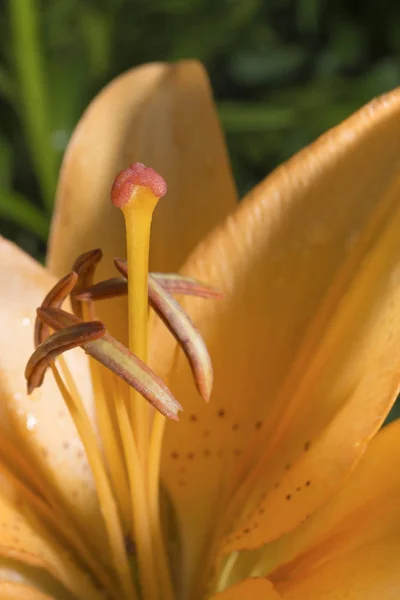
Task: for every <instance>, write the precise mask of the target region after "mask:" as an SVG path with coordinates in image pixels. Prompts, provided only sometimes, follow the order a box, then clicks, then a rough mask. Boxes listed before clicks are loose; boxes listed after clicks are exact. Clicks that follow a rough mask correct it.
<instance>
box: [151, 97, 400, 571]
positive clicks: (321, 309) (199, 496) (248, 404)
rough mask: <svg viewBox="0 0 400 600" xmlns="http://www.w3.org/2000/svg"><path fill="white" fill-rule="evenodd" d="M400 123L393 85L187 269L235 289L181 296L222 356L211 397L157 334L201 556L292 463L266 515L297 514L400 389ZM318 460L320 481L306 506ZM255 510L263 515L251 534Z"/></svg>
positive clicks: (276, 524) (179, 467)
mask: <svg viewBox="0 0 400 600" xmlns="http://www.w3.org/2000/svg"><path fill="white" fill-rule="evenodd" d="M399 129H400V92H398V91H397V92H393V93H392V94H389V95H387V96H385V97H383V98H381V99H379V100H376V101H374V102H372V103H371V104H370V105H368V106H367V107H365V108H364V109H362V110H361V111H360V112H359V113H357V114H356V115H355V116H353V117H351V118H350V119H349V120H348V121H346V122H345V123H343V124H342V125H340V126H339V127H338V128H336V129H334V130H333V131H331V132H329V133H328V134H326V135H325V136H323V137H322V138H321V139H320V140H318V141H317V142H316V143H314V144H313V145H312V146H310V147H309V148H307V149H306V150H304V151H303V152H301V153H300V154H299V155H298V156H297V157H295V158H294V159H292V160H291V161H289V162H288V163H287V164H286V165H284V166H283V167H281V168H280V169H278V170H277V171H276V172H275V173H273V174H272V175H271V176H270V177H269V178H267V180H266V181H265V182H263V183H262V184H261V185H260V186H259V187H258V188H256V190H255V191H254V192H253V193H252V194H251V196H250V197H249V198H248V199H247V200H245V201H244V202H243V204H242V205H241V206H240V207H239V209H238V210H237V212H236V214H234V215H233V216H232V217H230V218H229V219H228V220H227V222H226V224H225V226H224V227H222V228H220V229H219V230H217V231H216V232H215V233H213V234H212V235H211V236H210V237H209V238H208V239H207V240H206V241H205V242H204V243H203V244H202V245H200V246H199V248H198V249H197V250H196V251H195V252H194V253H193V255H192V257H191V259H190V260H189V262H188V264H187V265H186V267H185V269H184V272H185V273H186V274H188V275H190V276H193V277H196V278H198V279H200V280H201V281H205V282H207V283H208V284H211V285H213V286H215V287H216V288H217V289H220V290H221V291H222V293H223V297H224V299H223V300H222V301H220V302H218V303H209V302H205V301H202V300H198V299H196V300H193V299H187V300H186V301H185V302H184V306H185V307H186V308H187V309H188V311H189V313H190V314H191V317H192V319H193V320H194V322H195V324H196V326H197V327H198V328H199V330H200V332H201V334H202V335H203V337H204V339H205V341H206V343H207V345H208V348H209V351H210V355H211V358H212V361H213V366H214V372H215V385H214V392H213V394H212V397H211V403H210V405H209V406H204V405H202V404H201V403H200V402H199V400H198V397H197V395H196V393H195V390H194V389H193V385H192V384H191V381H190V375H189V372H188V370H187V368H186V367H185V365H184V362H183V358H182V356H181V354H180V355H178V357H177V358H175V357H174V355H173V353H172V350H171V348H173V344H172V343H171V342H170V340H168V339H167V336H165V335H163V334H162V332H161V330H160V329H158V330H157V332H156V338H155V342H156V343H155V344H154V346H155V347H154V348H153V351H154V361H153V366H154V368H155V370H156V372H158V373H160V374H161V375H163V376H164V377H166V378H167V382H168V385H169V386H170V387H171V389H172V390H173V392H174V393H175V395H176V397H177V398H179V399H182V400H181V401H182V405H183V408H184V410H185V412H184V413H183V416H182V418H181V421H180V424H179V426H177V427H176V426H174V425H170V424H168V425H167V431H166V443H165V450H166V451H165V454H164V461H163V475H164V479H165V481H166V483H167V485H168V487H169V490H170V493H171V495H172V498H173V501H174V503H175V505H176V507H177V510H178V513H179V517H180V521H181V525H182V528H183V539H184V545H185V550H186V556H192V557H193V563H192V566H193V565H194V564H196V563H198V556H199V553H200V552H201V551H202V550H204V548H206V547H207V545H209V543H210V539H211V536H212V535H214V532H212V528H213V523H215V522H218V523H221V522H222V527H225V528H228V527H229V526H230V527H231V526H232V521H231V520H230V519H231V518H232V517H238V516H239V514H238V510H239V511H240V509H243V508H245V503H246V502H247V501H248V500H249V501H250V504H249V510H248V511H247V513H249V511H250V509H251V508H253V507H254V506H255V505H256V504H257V503H258V502H259V501H260V499H261V497H262V496H263V495H264V494H267V493H268V492H269V491H270V490H271V494H272V495H273V494H278V491H277V490H276V491H274V490H273V487H274V485H275V484H277V483H279V481H280V480H282V479H283V478H286V477H291V479H285V484H284V486H283V487H282V490H285V493H284V495H283V494H282V492H281V491H279V496H278V495H276V500H274V503H273V504H271V506H273V507H274V511H273V512H272V513H270V512H268V513H262V514H260V515H259V517H260V519H263V520H264V519H266V516H267V514H268V517H269V519H268V527H269V528H270V529H269V534H268V535H270V536H271V537H272V538H273V537H274V536H278V535H281V534H282V533H283V532H284V529H285V528H286V529H287V530H288V529H290V528H291V527H294V526H296V525H297V524H298V523H299V521H300V520H301V519H303V518H304V517H305V516H306V515H307V514H308V513H307V511H308V510H312V509H313V508H315V507H316V506H317V505H318V504H320V503H321V502H323V501H324V499H325V498H326V497H327V496H328V495H329V494H330V493H331V490H332V489H333V488H335V487H336V486H337V485H338V483H339V481H340V480H341V479H342V478H343V476H344V475H345V474H346V473H347V471H348V470H349V469H350V468H351V467H352V466H353V465H354V463H355V462H356V460H357V459H358V457H359V455H360V454H361V453H362V452H363V449H364V444H365V443H366V441H368V439H369V438H370V436H371V435H372V434H373V433H374V431H376V429H377V428H378V427H379V425H380V423H381V422H382V419H384V417H385V414H386V413H387V411H388V410H389V407H390V405H391V403H392V402H393V400H394V397H395V394H396V390H397V389H398V374H399V373H400V365H399V353H398V352H397V351H396V350H395V348H396V347H398V346H399V342H400V339H399V338H400V322H399V320H400V315H399V311H398V310H396V307H397V306H398V304H397V305H396V296H398V295H399V287H398V285H396V281H398V273H399V257H400V247H399V244H400V241H399V240H400V237H399V236H398V235H396V229H395V228H396V227H397V228H398V227H399V223H398V218H399V215H398V214H397V215H395V213H396V211H397V210H398V200H399V197H400V181H399V179H398V173H399V171H400V131H399ZM395 221H396V222H395ZM398 231H399V229H397V233H398ZM396 273H397V275H396ZM391 319H393V321H392V322H391ZM391 336H392V337H391ZM171 356H173V357H174V361H171V360H170V358H169V357H171ZM355 415H356V416H357V418H355ZM359 418H360V420H359ZM327 426H329V428H328V429H326V428H327ZM317 440H319V441H318V443H319V446H318V452H323V453H322V454H321V459H319V458H318V452H317V450H314V449H313V447H314V446H316V441H317ZM339 442H340V443H339ZM310 443H311V446H310ZM309 446H310V449H309ZM305 450H306V452H305ZM322 458H323V460H322ZM256 460H257V461H258V460H261V461H262V467H263V468H262V470H261V472H260V473H261V475H260V473H258V477H257V481H258V485H257V484H253V483H252V484H251V486H250V487H249V488H248V489H245V493H244V494H243V495H242V498H241V502H240V503H239V504H238V507H236V511H235V510H234V509H232V510H231V509H230V502H231V501H232V494H233V491H234V490H235V489H236V488H238V487H239V484H241V483H243V481H244V479H245V478H246V475H247V473H249V471H250V470H251V469H252V467H254V464H255V462H256ZM326 460H327V461H329V462H328V463H326V464H327V465H328V466H324V461H326ZM295 461H298V463H299V464H298V467H297V470H296V471H294V470H293V471H292V468H291V465H294V462H295ZM301 461H303V463H304V465H303V467H301V468H300V464H301ZM342 463H343V464H342ZM331 470H332V477H330V471H331ZM310 471H311V475H312V477H313V479H314V481H313V488H311V489H315V492H314V495H312V496H309V497H311V498H312V502H311V503H310V504H307V494H309V491H310V490H309V489H308V487H309V486H307V483H306V482H307V481H308V479H309V476H310V475H309V473H310ZM285 474H286V475H285ZM318 475H320V476H319V477H317V479H316V477H315V476H318ZM282 483H283V482H282ZM298 486H301V490H302V493H301V494H300V492H297V491H296V488H297V487H298ZM200 490H201V493H200ZM315 493H316V495H315ZM289 494H291V495H292V496H293V497H294V498H295V500H294V501H293V502H292V501H291V499H290V500H286V495H289ZM228 500H229V504H228ZM297 505H299V506H300V509H297V508H294V507H297ZM268 506H269V505H268ZM289 506H290V507H291V508H290V511H291V512H289V508H288V507H289ZM292 507H293V508H292ZM234 508H235V507H234ZM257 510H258V509H257ZM281 512H282V514H285V519H283V517H282V518H281V517H280V514H281ZM263 514H265V517H263ZM271 514H273V515H274V517H273V518H272V519H271ZM289 515H290V518H288V516H289ZM286 518H287V519H286ZM242 522H243V521H242ZM255 522H257V523H258V521H256V519H255V517H254V516H252V519H251V527H253V528H254V532H253V533H255V531H256V529H257V528H256V527H255ZM263 522H264V521H263ZM244 529H246V530H247V529H248V526H247V525H246V526H245V527H244ZM241 533H243V535H244V532H243V530H242V532H241ZM246 533H249V532H246ZM263 535H265V530H264V529H263ZM235 541H236V540H234V539H232V540H230V545H229V548H231V547H233V545H234V542H235ZM264 541H266V540H264ZM240 542H241V543H243V536H242V538H241V540H240ZM254 543H256V542H255V541H254ZM257 543H262V542H261V536H260V537H259V539H257ZM189 564H190V560H189Z"/></svg>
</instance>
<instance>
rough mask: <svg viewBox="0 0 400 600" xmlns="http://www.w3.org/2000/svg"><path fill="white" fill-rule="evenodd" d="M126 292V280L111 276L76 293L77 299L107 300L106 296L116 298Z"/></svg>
mask: <svg viewBox="0 0 400 600" xmlns="http://www.w3.org/2000/svg"><path fill="white" fill-rule="evenodd" d="M127 293H128V282H127V280H126V279H125V278H123V277H113V278H112V279H106V280H105V281H99V283H95V284H94V285H92V286H91V287H89V288H87V289H85V290H83V291H82V292H80V293H79V294H76V296H75V298H76V299H77V300H80V301H81V302H82V301H88V300H107V299H108V298H116V297H117V296H126V294H127Z"/></svg>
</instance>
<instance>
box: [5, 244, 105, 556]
mask: <svg viewBox="0 0 400 600" xmlns="http://www.w3.org/2000/svg"><path fill="white" fill-rule="evenodd" d="M53 285H54V280H53V278H52V277H51V276H50V275H49V274H48V273H46V271H45V270H44V269H43V268H42V267H41V266H40V265H39V264H38V263H36V262H35V261H34V260H32V259H31V258H30V257H29V256H27V255H26V254H24V253H23V252H22V251H21V250H20V249H19V248H17V247H16V246H14V244H11V243H10V242H8V241H6V240H4V239H2V238H0V289H1V294H0V331H1V344H2V345H1V361H0V398H1V402H0V432H1V436H2V437H3V436H4V440H2V442H1V445H0V447H1V448H2V446H3V444H4V441H5V440H7V439H8V440H10V441H9V443H8V447H11V448H13V449H14V453H15V454H16V456H18V452H20V454H22V458H21V459H20V460H19V461H18V464H17V463H16V461H15V463H14V461H13V453H11V455H10V456H9V457H8V458H7V457H6V458H5V460H8V461H9V462H10V461H12V463H13V464H12V465H11V466H12V467H13V468H14V467H17V470H18V472H21V471H22V473H21V474H22V475H23V476H25V475H26V473H25V471H26V462H27V461H26V459H27V458H29V465H30V469H32V471H34V472H35V475H36V476H38V477H39V478H42V481H43V482H45V492H46V490H47V492H48V499H49V501H50V503H51V501H52V500H54V498H56V499H57V500H58V501H59V502H62V503H63V504H64V505H65V507H66V508H67V510H68V512H69V514H70V515H71V516H73V518H74V519H75V520H76V521H77V523H78V524H79V525H80V528H81V529H83V530H84V531H88V530H90V531H91V534H90V536H91V537H90V540H89V541H90V542H93V544H94V545H99V544H102V545H103V547H105V548H106V547H107V545H106V542H105V534H104V527H103V521H102V518H101V516H100V511H99V507H98V501H97V494H96V490H95V487H94V483H93V480H92V475H91V472H90V469H89V466H88V463H87V460H86V457H85V454H84V451H83V447H82V444H81V441H80V439H79V438H78V434H77V432H76V429H75V427H74V425H73V423H72V420H71V418H70V416H69V414H68V413H67V410H66V407H65V405H64V402H63V400H62V397H61V395H60V393H59V391H58V388H57V385H56V383H55V381H54V379H53V377H52V374H51V373H48V374H46V377H45V381H44V383H43V385H42V387H41V388H39V389H37V390H35V392H34V393H33V394H32V395H30V396H28V395H27V394H26V381H25V379H24V369H25V364H26V362H27V359H28V358H29V356H30V354H31V353H32V351H33V325H34V319H35V316H36V307H37V306H39V305H40V304H41V302H42V300H43V298H44V296H45V295H46V293H47V292H48V290H49V289H50V288H51V287H52V286H53ZM66 359H68V364H69V365H70V367H71V370H72V371H73V373H74V376H75V377H76V379H77V381H79V388H80V390H81V392H82V396H83V398H84V400H85V403H86V407H87V409H88V411H89V413H90V414H92V390H91V383H90V377H89V372H88V368H87V362H86V357H85V355H84V354H83V352H81V351H79V350H78V352H76V351H73V352H71V353H69V356H67V355H66ZM27 478H28V480H30V477H29V473H28V474H27Z"/></svg>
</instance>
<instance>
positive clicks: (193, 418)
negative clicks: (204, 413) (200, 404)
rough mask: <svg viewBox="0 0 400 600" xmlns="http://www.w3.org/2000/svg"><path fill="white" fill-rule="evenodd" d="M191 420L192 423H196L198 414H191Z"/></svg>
mask: <svg viewBox="0 0 400 600" xmlns="http://www.w3.org/2000/svg"><path fill="white" fill-rule="evenodd" d="M189 420H190V421H192V423H196V421H197V420H198V419H197V415H190V417H189Z"/></svg>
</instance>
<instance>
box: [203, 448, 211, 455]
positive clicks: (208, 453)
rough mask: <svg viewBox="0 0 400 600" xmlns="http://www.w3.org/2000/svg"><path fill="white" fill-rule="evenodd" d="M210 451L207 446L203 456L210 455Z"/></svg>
mask: <svg viewBox="0 0 400 600" xmlns="http://www.w3.org/2000/svg"><path fill="white" fill-rule="evenodd" d="M210 454H211V452H210V450H209V449H208V448H207V450H204V456H210Z"/></svg>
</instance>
